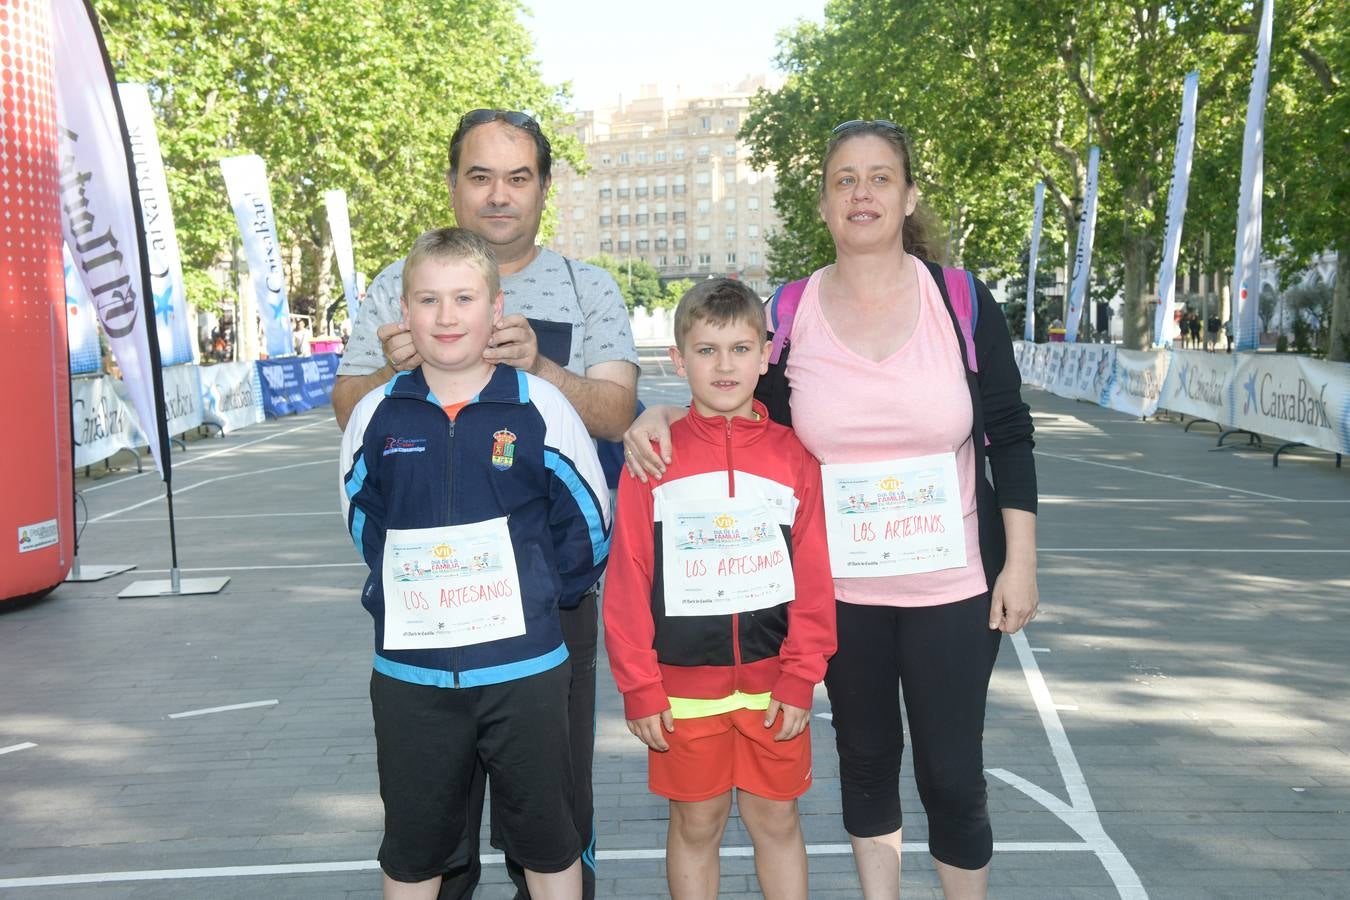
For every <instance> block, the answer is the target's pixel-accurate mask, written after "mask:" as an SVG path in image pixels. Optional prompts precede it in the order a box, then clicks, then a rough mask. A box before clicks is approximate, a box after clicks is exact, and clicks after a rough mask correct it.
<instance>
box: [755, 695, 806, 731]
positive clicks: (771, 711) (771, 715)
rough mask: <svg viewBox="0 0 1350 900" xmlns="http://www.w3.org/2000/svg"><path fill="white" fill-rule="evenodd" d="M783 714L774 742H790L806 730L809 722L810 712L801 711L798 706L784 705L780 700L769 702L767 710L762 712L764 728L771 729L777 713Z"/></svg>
mask: <svg viewBox="0 0 1350 900" xmlns="http://www.w3.org/2000/svg"><path fill="white" fill-rule="evenodd" d="M780 711H781V712H782V713H783V727H782V728H780V729H779V730H778V733H777V734H775V735H774V736H773V739H774V740H775V741H790V740H792V739H793V738H795V737H796V736H797V735H799V734H801V733H802V732H803V731H805V730H806V726H807V725H808V724H810V722H811V710H810V709H802V708H801V707H800V706H793V705H792V704H791V703H784V702H782V701H781V700H770V701H769V708H768V709H766V710H764V727H765V728H772V727H773V723H774V720H776V719H777V718H778V713H779V712H780Z"/></svg>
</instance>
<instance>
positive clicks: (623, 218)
mask: <svg viewBox="0 0 1350 900" xmlns="http://www.w3.org/2000/svg"><path fill="white" fill-rule="evenodd" d="M631 221H633V217H632V216H630V215H629V214H628V213H619V224H620V225H627V224H628V223H629V222H631Z"/></svg>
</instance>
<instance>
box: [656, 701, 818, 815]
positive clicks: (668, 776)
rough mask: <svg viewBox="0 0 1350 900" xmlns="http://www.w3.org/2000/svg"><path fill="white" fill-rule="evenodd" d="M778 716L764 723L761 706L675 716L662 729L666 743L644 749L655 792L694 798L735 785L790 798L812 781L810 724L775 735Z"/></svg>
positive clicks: (693, 800) (766, 795) (771, 797)
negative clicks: (784, 736) (669, 728)
mask: <svg viewBox="0 0 1350 900" xmlns="http://www.w3.org/2000/svg"><path fill="white" fill-rule="evenodd" d="M782 727H783V720H782V717H781V716H780V717H779V718H778V720H777V721H775V722H774V723H773V727H772V728H765V727H764V710H762V709H738V710H734V711H733V712H729V713H724V714H722V715H717V716H703V717H700V718H697V719H676V720H675V733H674V734H666V735H665V738H666V743H667V744H669V745H670V749H669V750H667V751H666V752H664V753H660V752H658V751H656V750H648V751H647V784H648V786H649V787H650V788H651V790H652V793H653V794H659V795H660V796H662V797H666V798H669V799H671V800H680V801H683V802H686V803H697V802H698V801H701V800H711V799H712V798H713V797H718V796H721V795H722V794H725V793H727V792H728V791H730V790H731V789H732V788H733V787H734V788H739V789H741V790H743V791H749V792H750V793H752V794H754V795H755V796H757V797H764V798H765V799H768V800H792V799H794V798H796V797H800V796H801V795H802V794H804V793H806V789H807V788H809V787H810V786H811V728H810V726H808V727H807V728H806V730H804V731H803V732H802V733H801V734H799V735H797V736H796V737H795V738H793V739H792V740H790V741H775V740H774V739H773V736H774V735H775V734H777V733H778V732H779V731H780V730H781V729H782Z"/></svg>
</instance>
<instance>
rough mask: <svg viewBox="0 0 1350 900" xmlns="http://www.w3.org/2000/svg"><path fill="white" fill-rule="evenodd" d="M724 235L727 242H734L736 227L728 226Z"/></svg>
mask: <svg viewBox="0 0 1350 900" xmlns="http://www.w3.org/2000/svg"><path fill="white" fill-rule="evenodd" d="M725 234H726V239H727V240H729V241H734V240H736V226H735V225H728V226H727V230H726V232H725Z"/></svg>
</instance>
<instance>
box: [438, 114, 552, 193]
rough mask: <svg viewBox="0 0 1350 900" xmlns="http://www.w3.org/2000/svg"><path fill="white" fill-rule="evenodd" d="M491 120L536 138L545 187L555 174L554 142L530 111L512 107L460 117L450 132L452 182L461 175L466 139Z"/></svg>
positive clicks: (540, 181) (537, 167) (537, 160)
mask: <svg viewBox="0 0 1350 900" xmlns="http://www.w3.org/2000/svg"><path fill="white" fill-rule="evenodd" d="M489 122H505V123H506V124H507V125H511V126H513V127H515V128H519V129H520V130H521V131H523V132H525V133H526V134H528V135H529V136H530V137H531V138H533V139H534V154H535V168H536V169H537V171H536V172H535V174H536V175H537V176H538V178H539V183H540V185H541V186H542V185H543V184H545V183H546V182H547V181H548V180H549V177H550V176H551V175H552V173H553V145H552V144H550V143H549V142H548V138H546V137H544V132H543V130H542V129H540V127H539V123H538V122H536V121H535V120H534V117H533V116H531V115H529V114H528V113H523V112H515V111H514V110H509V109H471V110H469V111H468V112H466V113H465V114H464V115H462V116H460V117H459V124H458V125H457V126H455V133H454V134H452V135H450V181H451V183H452V184H453V183H454V181H455V179H456V178H458V177H459V153H460V150H462V149H463V148H464V139H465V138H466V137H468V135H469V132H470V131H472V130H473V129H475V128H477V127H478V126H479V125H486V124H487V123H489Z"/></svg>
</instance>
